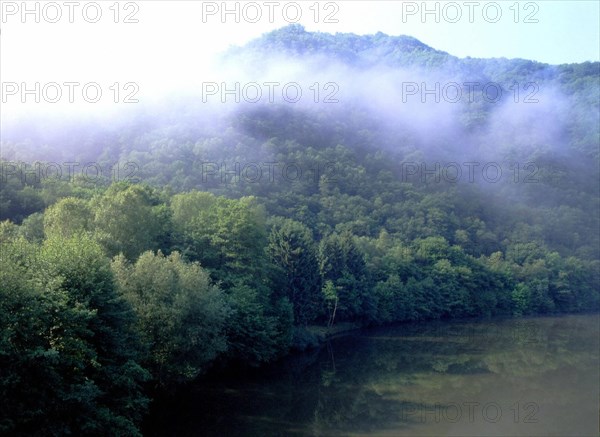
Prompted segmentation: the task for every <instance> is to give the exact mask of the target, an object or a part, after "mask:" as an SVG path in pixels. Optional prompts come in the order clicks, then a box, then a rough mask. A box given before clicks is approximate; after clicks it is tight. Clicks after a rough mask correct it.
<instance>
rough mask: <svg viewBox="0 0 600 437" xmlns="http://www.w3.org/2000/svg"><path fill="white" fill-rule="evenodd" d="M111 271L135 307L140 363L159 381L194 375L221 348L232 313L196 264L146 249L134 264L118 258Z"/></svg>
mask: <svg viewBox="0 0 600 437" xmlns="http://www.w3.org/2000/svg"><path fill="white" fill-rule="evenodd" d="M112 269H113V271H114V272H115V275H116V278H117V283H118V286H119V289H120V290H121V292H122V293H123V295H124V296H125V298H126V299H127V301H128V302H129V303H130V304H131V306H132V307H133V309H134V310H135V314H136V316H137V324H136V328H137V332H138V335H139V336H140V338H141V339H142V343H143V346H144V349H145V355H144V361H145V362H147V363H148V366H149V368H150V369H151V370H152V372H153V374H154V377H155V378H156V379H157V381H158V382H159V383H161V384H167V383H172V382H174V381H175V382H176V381H181V380H189V379H193V378H195V377H196V376H198V375H199V374H200V373H202V372H203V371H205V370H206V368H207V367H208V365H209V364H210V363H211V361H213V360H214V359H215V358H216V357H217V356H218V355H219V354H220V353H222V352H224V351H225V350H226V348H227V341H226V336H225V325H226V321H227V318H228V317H229V316H230V312H231V311H230V309H229V306H228V305H227V303H226V300H225V296H224V295H223V292H222V291H221V290H220V289H219V288H218V287H216V286H215V285H214V284H212V282H211V280H210V277H209V275H208V273H207V272H206V271H205V270H204V269H202V268H201V267H200V265H199V264H198V263H188V262H185V261H184V260H183V259H182V258H181V256H180V254H179V253H177V252H174V253H172V254H171V255H169V256H167V257H165V256H164V255H163V254H162V253H161V252H158V253H157V254H154V253H152V252H149V251H148V252H144V253H143V254H142V255H141V256H140V257H139V259H138V260H137V261H136V262H135V264H133V265H130V264H129V263H128V262H127V260H126V259H125V257H124V256H123V255H120V256H117V257H116V258H115V259H114V261H113V263H112Z"/></svg>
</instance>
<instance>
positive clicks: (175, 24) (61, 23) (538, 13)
mask: <svg viewBox="0 0 600 437" xmlns="http://www.w3.org/2000/svg"><path fill="white" fill-rule="evenodd" d="M599 5H600V2H599V1H595V0H593V1H573V0H569V1H556V0H551V1H535V2H531V1H518V2H517V1H510V0H509V1H498V2H487V1H473V2H469V1H457V2H447V1H439V2H438V1H427V2H423V1H415V2H412V1H395V0H392V1H318V2H317V1H312V0H308V1H299V2H288V1H273V2H269V1H257V2H245V1H244V2H236V1H228V2H222V1H218V2H200V1H154V0H144V1H120V2H117V1H114V0H108V1H97V2H89V1H73V2H70V3H69V2H65V1H56V2H46V1H42V2H38V1H28V2H25V3H24V2H22V1H2V2H0V12H1V17H0V81H1V82H2V100H1V104H2V106H3V109H2V111H1V112H2V113H5V114H6V113H16V112H19V111H22V110H23V109H24V108H25V107H27V108H29V107H30V105H29V104H26V105H23V104H21V102H19V101H18V100H19V99H18V98H17V97H20V96H21V91H22V89H21V86H20V85H18V89H15V87H14V86H13V85H11V84H22V83H26V84H27V86H30V87H33V89H35V85H34V84H35V83H36V82H39V84H40V87H43V86H44V85H45V84H47V83H50V82H56V83H58V84H61V87H60V90H59V91H60V92H62V96H63V97H61V100H64V99H65V98H66V97H64V96H66V94H67V93H68V92H70V91H71V89H70V88H68V87H67V88H65V86H63V85H62V84H64V83H65V82H75V83H77V84H79V85H78V86H80V87H81V86H83V85H85V84H87V83H91V82H93V83H97V84H100V89H101V91H103V93H104V94H103V96H104V97H106V96H107V95H110V96H112V97H113V98H114V99H116V100H123V99H125V98H127V97H128V96H131V95H133V96H134V97H135V96H136V95H137V94H139V93H141V92H142V91H141V90H139V89H136V87H137V86H138V84H139V87H141V84H144V90H143V91H144V92H145V93H146V94H151V92H149V90H150V91H151V90H152V89H153V88H154V87H156V88H157V89H158V87H165V85H167V86H168V84H173V85H175V84H177V85H179V86H180V85H181V84H185V83H188V82H189V83H192V82H194V81H197V80H198V78H199V77H201V76H202V75H208V74H209V72H210V71H211V68H212V67H211V66H212V61H211V60H212V59H213V57H214V56H215V54H217V53H220V52H222V51H223V50H226V49H227V48H228V47H229V46H231V45H243V44H244V43H246V42H248V41H249V40H251V39H253V38H256V37H258V36H260V35H261V34H263V33H265V32H268V31H270V30H273V29H277V28H280V27H282V26H284V25H286V24H289V23H293V22H297V23H300V24H302V25H303V26H304V27H305V28H306V30H308V31H321V32H329V33H336V32H353V33H357V34H373V33H377V32H384V33H387V34H389V35H410V36H413V37H415V38H417V39H419V40H421V41H422V42H424V43H425V44H427V45H429V46H431V47H433V48H435V49H438V50H443V51H446V52H448V53H451V54H453V55H455V56H459V57H466V56H471V57H484V58H489V57H507V58H526V59H533V60H537V61H540V62H546V63H551V64H559V63H571V62H583V61H598V60H600V48H599V47H600V26H599V24H598V23H599V20H600V6H599ZM24 8H26V9H27V10H26V11H25V10H24ZM227 12H228V13H227ZM224 13H225V14H224ZM23 14H24V15H23ZM36 21H39V22H36ZM71 21H72V22H71ZM115 84H116V85H115ZM132 84H133V85H132ZM72 90H73V92H77V91H78V90H77V89H75V88H73V89H72ZM94 90H95V89H92V91H94ZM14 92H16V94H12V93H14ZM53 92H55V93H58V91H56V90H53V89H51V88H48V93H49V94H47V96H46V98H50V99H52V98H53V97H52V96H53V95H54V94H53ZM86 92H89V90H87V91H86ZM56 95H58V94H56ZM15 96H16V97H15ZM48 96H50V97H48ZM32 98H33V97H31V98H29V101H31V99H32ZM41 100H44V97H42V98H41ZM43 103H44V102H43V101H42V104H43Z"/></svg>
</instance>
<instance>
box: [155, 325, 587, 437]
mask: <svg viewBox="0 0 600 437" xmlns="http://www.w3.org/2000/svg"><path fill="white" fill-rule="evenodd" d="M416 326H417V328H415V325H403V326H399V327H393V328H382V329H376V330H372V331H368V332H366V333H365V334H364V335H362V336H347V337H341V338H337V339H334V340H332V341H331V342H330V344H329V345H327V346H324V347H323V348H321V350H314V351H311V352H310V353H306V354H302V355H297V356H294V357H290V358H288V359H286V360H282V361H281V362H280V363H278V364H277V365H276V366H273V367H270V368H268V369H265V370H264V371H262V373H260V374H258V375H254V376H251V377H246V378H240V380H238V381H231V380H229V379H227V378H226V379H225V380H224V381H220V382H215V383H212V384H208V383H204V385H199V386H198V387H197V389H196V391H195V392H194V394H193V395H192V396H191V398H190V399H187V400H185V401H181V403H180V404H179V406H178V408H180V407H183V408H180V411H178V412H177V414H172V413H169V414H168V415H165V417H170V418H171V420H173V418H175V419H176V420H181V422H182V423H184V425H180V426H182V427H184V428H185V430H189V432H188V434H186V433H185V432H179V433H178V435H197V434H199V432H198V430H201V431H202V432H201V433H200V434H202V435H315V436H319V435H346V434H349V433H351V432H357V433H361V432H362V433H365V434H369V433H373V434H378V433H383V432H385V431H389V432H390V433H392V434H393V433H395V432H396V433H399V434H400V433H402V432H403V431H404V432H405V433H406V434H409V435H410V434H418V433H419V429H420V428H419V427H420V426H423V424H422V421H421V417H420V416H419V414H414V412H415V411H417V412H418V411H433V410H435V408H445V405H447V404H451V403H457V404H461V403H462V402H465V401H471V400H474V399H479V398H481V397H482V396H483V398H485V399H487V401H497V400H498V398H497V397H493V396H499V395H498V394H497V393H496V391H493V390H496V389H497V390H502V389H503V388H507V390H508V391H507V392H508V393H509V395H511V396H513V395H515V396H516V394H522V395H523V396H524V397H525V398H527V399H525V400H526V401H538V400H539V401H541V400H544V399H557V398H561V399H560V400H558V399H557V400H556V402H555V405H559V403H562V404H563V405H567V404H570V405H573V404H576V403H577V402H578V401H580V400H581V399H582V398H581V396H582V392H584V391H586V390H587V391H589V375H590V374H595V373H594V372H596V370H595V366H596V365H597V362H598V352H597V344H598V338H597V337H598V334H597V318H595V317H594V316H572V317H571V316H569V317H561V318H536V319H524V320H505V321H493V322H480V323H471V322H469V323H465V322H462V323H452V324H440V325H436V324H421V325H416ZM590 354H591V357H590ZM586 378H587V380H586ZM565 383H569V384H571V383H572V388H569V389H568V390H565V389H564V384H565ZM595 384H596V383H595ZM492 389H493V390H492ZM491 390H492V391H491ZM490 396H492V398H490ZM532 396H534V397H535V398H532ZM511 399H512V398H511ZM584 399H585V398H584ZM517 400H519V399H515V400H514V401H511V403H512V402H515V401H517ZM168 408H175V407H174V406H172V405H169V406H168ZM186 408H187V411H186V410H185V409H186ZM507 408H508V407H507ZM430 422H431V415H430V416H429V419H428V422H427V423H430ZM166 429H169V430H170V429H171V428H166ZM192 431H194V432H192Z"/></svg>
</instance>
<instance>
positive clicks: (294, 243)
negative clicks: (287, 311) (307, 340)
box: [267, 218, 323, 324]
mask: <svg viewBox="0 0 600 437" xmlns="http://www.w3.org/2000/svg"><path fill="white" fill-rule="evenodd" d="M267 252H268V254H269V257H270V259H271V260H272V262H273V264H274V265H275V267H276V268H278V270H279V274H280V275H281V277H282V281H281V283H279V284H278V285H279V286H280V287H281V288H280V289H279V290H277V291H276V292H277V293H278V294H280V295H281V296H284V297H287V298H288V299H289V301H290V302H291V303H292V305H293V307H294V321H295V322H296V323H298V324H307V323H309V322H312V321H313V320H314V319H315V318H316V317H317V316H318V315H319V312H320V309H321V308H322V301H323V298H322V296H321V278H320V276H319V268H318V260H317V250H316V246H315V243H314V241H313V237H312V234H311V231H310V229H308V228H307V227H306V226H305V225H303V224H302V223H299V222H296V221H294V220H290V219H283V218H276V219H274V220H273V222H272V224H271V232H270V234H269V245H268V248H267Z"/></svg>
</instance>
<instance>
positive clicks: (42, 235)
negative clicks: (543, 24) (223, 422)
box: [0, 25, 600, 435]
mask: <svg viewBox="0 0 600 437" xmlns="http://www.w3.org/2000/svg"><path fill="white" fill-rule="evenodd" d="M240 65H243V66H244V67H240ZM318 65H321V68H316V66H318ZM232 66H236V68H237V70H236V71H235V74H234V73H233V72H232V70H233V67H232ZM221 72H222V74H223V76H222V77H223V78H227V79H223V81H225V82H226V81H227V80H228V79H230V78H237V79H235V80H237V82H240V83H244V81H245V82H246V83H248V82H249V81H255V82H256V83H259V84H262V83H264V82H266V81H269V80H277V81H278V82H279V83H280V84H283V83H285V82H288V83H289V82H291V81H295V82H297V83H298V84H299V85H300V86H301V88H302V91H303V93H304V94H303V95H304V96H305V98H304V99H303V100H302V101H299V102H297V103H290V102H287V101H285V98H282V96H281V94H275V95H276V96H277V98H276V99H275V101H272V102H270V101H268V96H267V95H263V99H262V100H260V101H257V102H250V101H248V99H247V98H246V99H244V98H242V99H241V101H240V103H239V104H233V103H232V102H231V101H228V102H227V103H223V102H222V101H221V100H222V99H221V97H222V96H221V95H219V94H216V95H213V94H211V95H210V96H208V97H211V98H212V100H210V99H208V101H207V102H203V100H206V99H204V98H205V97H207V96H205V95H201V96H198V94H197V92H198V91H199V90H195V91H192V92H190V93H189V95H187V96H174V97H173V98H172V99H171V101H170V104H169V105H163V106H160V107H159V106H158V105H157V106H152V105H150V106H143V107H142V108H143V109H141V110H140V109H139V108H136V109H135V110H130V111H128V112H123V113H122V114H120V117H119V118H117V119H109V118H104V119H103V118H99V119H95V120H84V119H77V120H76V121H69V122H68V121H65V120H56V119H52V117H50V116H48V117H45V118H42V117H38V118H35V117H32V118H30V119H23V120H21V121H19V122H18V123H17V122H13V123H11V124H9V125H6V126H3V133H2V159H3V161H2V181H1V182H2V185H1V189H0V220H2V222H1V223H0V242H1V244H2V255H1V256H0V263H1V264H2V265H1V268H0V275H1V276H2V278H1V282H0V284H1V285H0V287H1V289H0V294H1V299H0V326H1V332H2V336H1V337H0V369H1V372H2V379H1V382H0V395H1V397H2V399H4V400H8V401H6V402H2V404H1V405H0V433H11V434H27V433H31V432H33V430H35V431H36V432H40V433H43V434H44V435H59V434H60V435H63V434H65V433H75V434H78V433H86V434H92V435H94V434H102V430H103V429H106V427H107V426H110V427H111V429H115V430H117V433H121V434H127V435H130V434H135V433H136V432H138V431H137V426H138V425H139V422H140V419H141V417H142V415H143V412H144V411H145V408H146V406H147V404H148V402H149V399H148V396H149V394H148V393H150V392H151V391H152V390H155V389H157V387H162V388H164V387H169V386H172V385H173V384H176V383H179V382H182V381H189V380H191V379H193V378H196V377H198V376H199V375H202V374H203V373H204V372H206V371H207V370H208V369H209V368H210V367H211V366H214V365H216V364H218V365H225V364H227V363H232V362H236V363H238V362H243V363H247V364H249V365H253V366H256V365H260V364H261V363H266V362H269V361H272V360H274V359H276V358H278V357H281V356H283V355H284V354H286V353H288V352H289V351H290V349H291V348H294V349H303V348H305V347H308V346H310V345H312V344H314V343H315V337H314V335H313V334H311V332H312V331H311V330H310V327H311V326H314V325H319V326H332V325H335V324H338V323H342V322H347V323H352V324H354V325H357V326H358V325H362V326H366V325H377V324H385V323H392V322H402V321H414V320H426V319H442V318H452V317H487V316H493V315H505V316H513V315H515V316H518V315H525V314H539V313H561V312H582V311H597V310H598V308H599V306H600V295H599V290H600V272H599V268H600V239H599V232H598V230H599V228H600V214H599V207H600V204H599V192H598V190H599V184H598V182H599V180H600V178H599V176H600V173H599V162H600V161H599V159H600V154H599V153H598V151H599V148H598V144H599V135H600V126H599V124H600V119H599V116H598V115H599V111H600V107H599V98H600V97H599V90H600V83H599V80H600V79H599V77H600V76H599V74H598V73H599V72H600V64H598V63H584V64H571V65H546V64H540V63H537V62H532V61H527V60H522V59H470V58H467V59H459V58H456V57H454V56H452V55H450V54H447V53H444V52H440V51H437V50H434V49H432V48H430V47H428V46H426V45H424V44H422V43H421V42H419V41H417V40H415V39H414V38H410V37H392V36H388V35H385V34H382V33H379V34H376V35H366V36H357V35H353V34H336V35H330V34H325V33H310V32H306V31H305V30H304V29H303V28H302V27H301V26H297V25H292V26H288V27H286V28H283V29H280V30H278V31H274V32H271V33H269V34H266V35H264V36H263V37H261V38H259V39H257V40H255V41H253V42H251V43H249V44H248V45H247V46H245V47H241V48H234V49H231V50H230V51H228V52H227V53H225V54H224V55H223V57H222V70H221ZM236 75H237V76H236ZM232 80H234V79H232ZM235 80H234V81H235ZM449 83H452V84H458V85H459V88H460V92H461V93H462V95H463V96H465V97H464V98H461V99H460V100H459V101H451V100H452V98H449V97H448V95H444V94H441V97H442V98H441V99H440V101H436V100H435V97H436V96H435V95H427V94H425V95H422V92H421V91H423V90H422V89H421V88H422V87H423V86H424V85H425V86H426V89H429V90H434V91H435V90H436V84H438V85H439V90H440V93H441V90H443V89H444V88H445V87H446V90H447V91H448V92H450V91H452V90H450V88H448V87H447V85H448V84H449ZM470 83H479V84H493V88H494V89H495V90H496V91H497V90H501V91H500V94H497V95H493V96H492V94H489V95H488V94H485V93H482V92H481V89H479V90H475V91H472V88H469V87H472V85H469V84H470ZM315 84H317V85H316V87H314V86H313V85H315ZM328 84H329V85H328ZM415 84H416V86H417V88H418V91H417V92H415V89H414V86H415ZM465 84H466V85H465ZM311 86H313V88H312V89H311ZM452 86H453V87H454V85H452ZM456 89H457V88H456V87H455V88H453V90H454V91H456ZM470 89H471V91H472V92H470V91H469V90H470ZM205 91H206V89H205ZM317 91H318V93H317ZM534 91H535V94H534V95H532V92H534ZM331 93H334V94H335V95H332V94H331ZM438 94H439V93H438ZM328 95H329V96H331V98H332V99H333V100H337V101H336V102H326V101H325V99H324V97H325V96H328ZM490 96H492V97H490ZM242 97H244V96H242ZM246 97H247V96H246ZM317 97H318V98H317ZM424 97H425V99H423V98H424ZM467 97H469V98H467ZM471 97H472V98H471ZM527 97H529V98H531V99H532V100H537V101H535V102H534V101H530V102H529V101H526V98H527Z"/></svg>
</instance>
